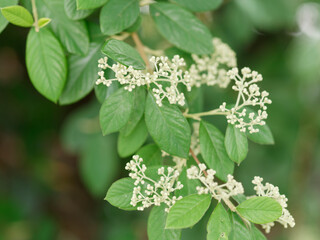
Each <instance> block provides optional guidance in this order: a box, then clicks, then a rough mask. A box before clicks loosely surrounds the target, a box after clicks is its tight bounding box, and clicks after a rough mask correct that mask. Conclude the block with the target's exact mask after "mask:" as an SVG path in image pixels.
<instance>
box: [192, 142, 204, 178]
mask: <svg viewBox="0 0 320 240" xmlns="http://www.w3.org/2000/svg"><path fill="white" fill-rule="evenodd" d="M189 152H190V154H191V156H192V158H193V159H194V160H195V161H196V163H197V164H198V165H199V164H201V162H200V161H199V159H198V158H197V156H196V155H195V154H194V152H193V150H192V149H191V148H190V150H189ZM202 172H203V174H204V175H205V176H208V173H207V171H206V170H203V171H202Z"/></svg>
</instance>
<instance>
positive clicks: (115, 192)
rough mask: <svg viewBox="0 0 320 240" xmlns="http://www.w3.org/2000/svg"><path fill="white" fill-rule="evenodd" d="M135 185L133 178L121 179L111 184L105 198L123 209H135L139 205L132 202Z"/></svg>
mask: <svg viewBox="0 0 320 240" xmlns="http://www.w3.org/2000/svg"><path fill="white" fill-rule="evenodd" d="M134 187H135V185H134V180H133V179H131V178H122V179H119V180H118V181H116V182H114V183H113V184H112V185H111V187H110V188H109V190H108V192H107V196H106V197H105V199H104V200H107V201H108V202H109V203H110V204H111V205H113V206H115V207H118V208H120V209H122V210H127V211H130V210H135V209H137V207H133V206H132V205H131V204H130V202H131V198H132V194H133V188H134Z"/></svg>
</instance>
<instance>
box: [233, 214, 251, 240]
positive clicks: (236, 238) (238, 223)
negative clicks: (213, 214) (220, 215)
mask: <svg viewBox="0 0 320 240" xmlns="http://www.w3.org/2000/svg"><path fill="white" fill-rule="evenodd" d="M230 218H231V224H232V230H231V232H230V235H229V240H256V239H252V237H251V232H250V230H249V227H247V226H246V225H245V224H244V222H243V221H242V219H241V218H240V217H239V216H238V214H237V213H234V212H230Z"/></svg>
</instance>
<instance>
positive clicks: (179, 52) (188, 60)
mask: <svg viewBox="0 0 320 240" xmlns="http://www.w3.org/2000/svg"><path fill="white" fill-rule="evenodd" d="M164 52H165V54H166V56H168V58H170V59H172V58H173V57H174V56H175V55H179V56H180V57H183V59H184V60H185V61H186V64H187V66H190V65H191V64H192V63H194V61H193V59H192V57H191V54H190V53H187V52H185V51H183V50H181V49H179V48H176V47H170V48H167V49H165V50H164ZM193 89H194V88H193ZM196 89H198V88H196Z"/></svg>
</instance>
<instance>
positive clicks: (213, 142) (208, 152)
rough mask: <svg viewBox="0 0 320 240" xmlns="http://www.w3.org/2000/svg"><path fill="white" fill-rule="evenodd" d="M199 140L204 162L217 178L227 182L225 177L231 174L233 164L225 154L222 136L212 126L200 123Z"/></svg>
mask: <svg viewBox="0 0 320 240" xmlns="http://www.w3.org/2000/svg"><path fill="white" fill-rule="evenodd" d="M199 138H200V148H201V155H202V157H203V159H204V161H205V162H206V164H207V165H208V166H209V168H211V169H213V170H215V171H216V175H217V177H218V178H220V179H221V180H223V181H227V175H228V174H232V173H233V169H234V164H233V162H232V161H231V159H230V158H229V157H228V154H227V152H226V149H225V146H224V136H223V135H222V133H221V132H220V131H219V130H218V129H217V128H216V127H215V126H213V125H212V124H210V123H206V122H204V121H201V123H200V130H199Z"/></svg>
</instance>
